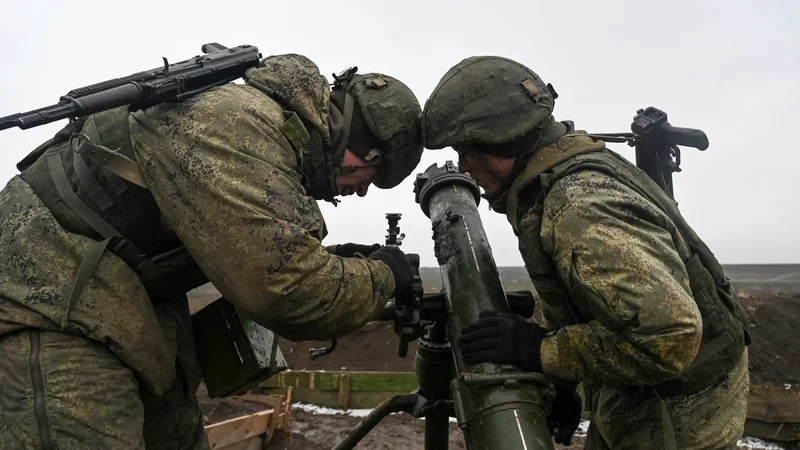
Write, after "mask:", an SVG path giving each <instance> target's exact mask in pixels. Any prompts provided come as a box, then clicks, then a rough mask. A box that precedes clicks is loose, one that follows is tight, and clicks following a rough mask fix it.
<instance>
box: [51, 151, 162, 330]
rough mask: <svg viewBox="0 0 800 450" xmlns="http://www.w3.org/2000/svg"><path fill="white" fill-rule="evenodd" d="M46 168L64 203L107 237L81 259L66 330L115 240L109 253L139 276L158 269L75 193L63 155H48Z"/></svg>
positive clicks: (64, 320) (71, 296)
mask: <svg viewBox="0 0 800 450" xmlns="http://www.w3.org/2000/svg"><path fill="white" fill-rule="evenodd" d="M47 167H48V169H49V170H50V176H51V177H52V179H53V183H54V184H55V186H56V191H57V192H58V195H59V196H61V200H63V201H64V203H66V204H67V206H69V207H70V208H71V209H72V210H73V211H74V212H75V214H77V215H78V216H79V217H80V218H81V219H82V220H83V221H84V222H86V224H87V225H89V226H90V227H92V228H93V229H94V230H95V231H97V232H98V233H99V234H100V235H102V236H103V237H104V238H105V239H104V240H103V241H100V242H95V243H94V244H92V245H91V246H90V247H89V249H88V250H87V251H86V253H85V254H84V255H83V258H82V259H81V263H80V266H79V267H78V274H77V275H76V277H75V280H74V281H73V283H72V288H71V290H70V293H69V297H68V299H67V306H66V309H65V311H64V317H63V319H62V324H61V327H62V328H63V327H64V325H65V324H66V322H67V319H68V317H69V313H70V311H71V310H72V308H73V307H74V306H75V304H76V303H77V301H78V299H79V298H80V296H81V293H82V292H83V289H84V288H85V287H86V283H87V282H88V281H89V278H90V277H91V275H92V273H93V272H94V270H95V269H96V268H97V264H98V263H99V262H100V258H101V257H102V256H103V253H104V252H105V250H106V248H107V247H108V246H109V244H110V243H111V240H112V239H113V240H115V241H116V242H115V243H114V244H113V245H112V246H111V249H110V250H111V251H112V252H113V253H114V254H116V255H117V256H119V257H120V259H122V260H123V261H125V263H126V264H128V265H129V266H131V268H133V269H134V270H135V271H137V272H138V273H146V272H148V271H151V270H154V269H156V267H155V264H154V263H153V261H152V260H150V259H149V258H147V257H146V256H145V255H144V254H142V253H141V252H140V251H139V249H138V248H136V246H134V245H133V244H132V243H131V242H130V241H128V240H127V239H125V237H124V236H122V235H121V234H120V233H119V232H118V231H117V230H116V229H114V227H112V226H111V225H109V223H108V222H106V221H105V220H103V218H102V217H100V216H99V215H97V213H96V212H94V211H92V209H91V208H89V207H88V206H87V205H86V203H84V202H83V201H82V200H81V199H80V198H79V197H78V196H77V194H75V192H74V191H73V190H72V186H71V185H70V182H69V179H68V178H67V173H66V171H65V170H64V166H63V164H62V161H61V154H59V153H53V154H51V155H49V156H48V157H47Z"/></svg>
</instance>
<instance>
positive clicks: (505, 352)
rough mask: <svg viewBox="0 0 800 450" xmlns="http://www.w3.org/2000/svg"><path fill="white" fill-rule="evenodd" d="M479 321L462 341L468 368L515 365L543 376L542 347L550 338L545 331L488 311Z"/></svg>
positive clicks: (464, 331)
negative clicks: (488, 364) (540, 354)
mask: <svg viewBox="0 0 800 450" xmlns="http://www.w3.org/2000/svg"><path fill="white" fill-rule="evenodd" d="M479 317H480V320H478V321H477V322H475V323H473V324H470V325H467V326H466V327H464V328H462V329H461V336H460V337H459V338H458V345H459V350H460V351H461V357H462V358H464V364H467V365H471V364H478V363H484V362H492V363H496V364H511V365H514V366H517V367H520V368H521V369H522V370H525V371H526V372H540V373H541V371H542V361H541V358H540V356H539V346H540V345H541V343H542V337H544V335H545V334H546V331H545V330H544V328H542V327H540V326H539V324H537V323H528V322H526V321H525V319H524V318H522V316H518V315H516V314H500V313H496V312H494V311H486V310H484V311H481V313H480V316H479Z"/></svg>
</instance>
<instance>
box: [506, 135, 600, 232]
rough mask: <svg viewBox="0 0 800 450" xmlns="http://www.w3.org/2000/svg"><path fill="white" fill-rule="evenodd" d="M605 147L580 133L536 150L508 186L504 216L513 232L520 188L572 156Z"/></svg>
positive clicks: (563, 137)
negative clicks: (509, 186)
mask: <svg viewBox="0 0 800 450" xmlns="http://www.w3.org/2000/svg"><path fill="white" fill-rule="evenodd" d="M604 148H605V143H603V142H602V141H594V140H592V139H591V138H587V137H586V136H583V135H580V134H568V135H564V136H562V137H561V139H559V140H558V141H557V142H556V143H554V144H552V145H549V146H547V147H542V148H540V149H538V150H536V153H534V154H533V157H532V158H531V159H530V161H528V165H527V166H526V167H525V169H524V170H523V171H522V173H520V174H519V175H517V177H516V178H515V179H514V182H513V183H512V184H511V188H509V192H508V199H507V200H506V218H507V219H508V222H509V223H510V224H511V227H512V228H513V229H514V231H515V232H517V233H518V232H519V229H518V227H517V221H518V216H519V211H518V208H519V193H520V190H521V189H522V188H523V187H524V186H526V185H527V184H528V183H530V182H531V181H532V180H533V179H534V178H536V177H538V176H539V175H541V174H542V173H543V172H545V171H547V170H550V169H552V168H553V167H555V166H557V165H558V164H561V163H562V162H564V161H566V160H567V159H569V158H572V157H573V156H576V155H580V154H582V153H588V152H593V151H597V150H602V149H604Z"/></svg>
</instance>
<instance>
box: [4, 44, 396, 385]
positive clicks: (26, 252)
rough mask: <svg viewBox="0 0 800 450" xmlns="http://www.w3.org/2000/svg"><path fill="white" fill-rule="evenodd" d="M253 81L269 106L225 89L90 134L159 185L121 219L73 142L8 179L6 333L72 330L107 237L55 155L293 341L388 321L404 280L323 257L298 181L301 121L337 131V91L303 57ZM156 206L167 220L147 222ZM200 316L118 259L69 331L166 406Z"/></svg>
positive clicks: (157, 216) (236, 88)
mask: <svg viewBox="0 0 800 450" xmlns="http://www.w3.org/2000/svg"><path fill="white" fill-rule="evenodd" d="M247 78H248V79H250V80H256V81H258V82H259V83H260V85H261V86H262V87H266V89H267V91H268V92H270V95H267V94H266V93H265V92H264V91H262V90H259V89H257V88H255V87H252V86H250V85H246V84H228V85H225V86H221V87H217V88H214V89H211V90H209V91H206V92H204V93H201V94H198V95H196V96H194V97H192V98H190V99H188V100H186V101H184V102H183V103H180V104H177V105H174V104H164V105H159V106H155V107H152V108H149V109H147V110H145V111H138V112H135V113H132V114H130V115H129V116H128V115H127V113H125V112H124V111H123V110H121V109H120V110H115V111H109V112H106V113H101V114H98V115H97V116H96V117H95V119H96V120H92V121H90V122H87V126H89V124H91V125H92V127H93V129H92V130H87V129H83V130H82V131H84V132H85V133H86V134H87V135H91V136H92V137H94V138H97V139H98V140H99V142H95V144H99V145H105V146H107V147H109V148H113V149H115V150H116V149H119V152H120V153H122V154H125V155H126V156H128V157H130V158H135V159H136V160H137V162H138V163H139V165H140V168H141V171H142V173H143V175H144V178H145V180H146V182H147V186H148V188H149V191H148V190H146V189H142V188H140V187H137V186H135V185H133V184H131V183H127V182H125V183H127V186H126V185H122V186H121V189H118V190H116V191H114V189H111V188H109V189H108V192H107V194H108V196H110V197H112V198H113V199H116V203H115V205H116V206H111V207H108V206H106V207H105V209H104V208H99V207H98V206H97V205H95V204H94V203H92V200H93V199H95V198H97V197H96V194H97V193H96V192H87V189H85V184H83V183H82V182H81V181H82V180H78V178H79V177H78V174H77V171H76V170H73V169H72V168H71V167H72V165H71V161H72V158H73V151H72V149H70V147H69V143H68V142H62V143H60V144H58V145H54V146H53V147H51V148H50V149H48V150H47V152H46V153H45V155H43V156H42V158H40V160H39V161H37V162H36V163H34V164H33V165H32V166H31V167H30V168H29V169H28V170H26V171H25V172H23V174H21V176H16V177H14V178H12V179H11V180H10V181H9V183H8V184H7V185H6V186H5V188H4V189H3V190H2V191H1V192H0V336H2V335H5V334H9V333H13V332H15V331H17V330H20V329H23V328H25V327H35V328H41V329H50V330H60V329H62V328H61V324H62V320H64V318H65V312H66V309H67V298H68V297H69V293H70V290H71V286H72V283H73V281H74V280H75V276H76V273H77V271H78V266H79V264H80V262H81V260H82V258H83V256H84V254H85V253H86V251H87V249H88V248H89V247H90V246H91V245H92V244H94V243H95V242H97V240H99V239H100V238H99V237H98V236H96V235H93V234H92V233H91V230H89V229H87V227H86V226H85V224H84V223H81V221H80V219H76V217H75V216H74V215H70V214H72V213H71V212H70V211H69V210H68V208H65V207H64V205H63V202H62V201H60V200H59V197H58V195H56V194H53V193H54V192H55V189H54V188H53V181H52V180H51V179H50V178H49V177H50V174H52V173H53V172H52V170H50V171H49V172H48V163H49V162H51V161H52V159H48V158H47V156H49V155H53V154H56V153H58V154H59V156H60V157H61V159H62V160H63V161H64V162H65V164H66V165H69V167H68V170H67V171H66V175H67V179H66V182H67V183H68V186H69V187H70V188H71V189H72V191H74V192H77V194H78V197H80V198H82V199H83V201H84V203H86V204H87V205H89V206H90V207H91V208H92V209H93V210H95V212H97V213H98V214H100V215H101V216H103V217H104V218H105V219H106V220H107V221H108V222H110V223H112V224H113V225H114V226H115V227H116V228H117V229H119V230H120V232H121V233H122V234H123V235H126V236H127V235H128V234H134V235H135V234H136V233H137V232H138V233H139V234H142V236H138V237H137V238H136V239H135V243H136V244H137V245H138V246H140V248H142V249H146V248H148V246H149V247H153V248H156V247H159V245H161V243H164V248H161V249H160V250H167V249H169V246H168V245H167V244H170V245H175V244H176V242H175V239H168V238H164V239H162V237H163V236H166V235H169V234H172V235H173V236H174V235H176V236H177V237H178V238H179V239H180V241H179V242H177V244H178V245H180V244H182V245H183V246H185V247H186V249H188V251H189V253H190V254H191V256H192V257H193V258H194V260H195V261H196V263H197V265H199V266H200V268H202V270H203V272H204V273H205V275H206V276H207V277H208V279H209V280H210V281H211V282H213V283H214V285H215V286H216V287H217V288H218V289H219V290H220V291H221V292H222V294H223V295H224V296H225V297H226V298H227V299H228V300H229V301H231V302H232V303H234V304H235V305H236V306H237V307H239V308H241V309H242V310H244V311H246V312H247V313H249V314H250V315H251V316H252V317H253V318H254V319H255V320H257V321H258V322H259V323H261V324H262V325H264V326H266V327H268V328H270V329H272V330H274V331H275V332H277V333H278V334H280V335H281V336H282V337H285V338H288V339H291V340H306V339H313V340H323V339H328V338H331V337H334V336H337V335H342V334H345V333H348V332H350V331H353V330H355V329H357V328H359V327H361V326H362V325H364V324H365V323H366V322H367V321H369V320H371V319H372V318H373V317H374V316H375V314H376V312H377V311H378V310H379V309H380V308H382V307H383V305H384V304H385V302H386V301H387V300H388V298H389V296H390V295H391V293H392V292H393V290H394V279H393V276H392V273H391V271H390V270H389V268H388V267H387V266H386V265H385V264H384V263H382V262H379V261H373V260H361V259H356V258H346V259H345V258H339V257H337V256H334V255H331V254H330V253H328V252H327V251H326V250H325V247H323V246H322V244H321V240H322V239H323V238H324V236H325V226H324V222H323V218H322V215H321V213H320V211H319V209H318V206H317V204H316V202H315V200H314V199H313V198H312V197H310V196H309V195H308V193H307V192H306V190H305V188H304V175H303V173H302V172H301V167H302V164H303V158H304V149H303V148H298V147H297V146H296V143H297V142H298V139H297V136H296V134H292V133H291V132H290V130H289V129H288V128H287V127H286V126H285V124H286V123H287V122H288V121H289V119H290V118H292V116H293V115H292V112H294V113H295V114H296V115H297V116H299V118H300V119H302V121H303V123H304V124H305V129H306V132H307V133H308V134H310V135H314V133H317V134H321V135H323V136H324V135H325V134H326V133H327V122H326V121H327V103H328V99H329V91H328V85H327V82H326V80H325V79H324V77H323V76H322V75H320V73H319V71H318V69H317V67H316V66H315V65H314V64H313V63H312V62H311V61H309V60H308V59H307V58H305V57H302V56H299V55H282V56H275V57H271V58H267V59H266V60H265V61H264V62H263V63H262V65H261V66H259V67H257V68H253V69H251V70H250V71H249V72H248V74H247ZM295 119H296V118H295ZM109 123H115V124H117V125H115V126H113V127H111V126H109V125H108V124H109ZM294 123H296V121H295V122H294ZM128 127H129V132H128ZM123 128H124V130H123ZM282 130H283V131H282ZM293 130H294V131H298V130H297V129H296V128H294V129H293ZM287 134H288V135H289V136H291V137H289V136H287ZM290 139H293V141H294V142H290ZM305 151H306V152H307V151H309V149H305ZM90 170H91V171H92V172H93V173H94V174H95V176H96V178H97V179H98V180H100V183H101V184H102V185H104V186H109V185H110V184H113V183H110V184H109V183H106V181H107V179H108V174H106V173H104V172H103V171H102V170H100V169H99V168H96V167H92V168H91V169H90ZM115 182H116V183H117V184H116V185H115V186H116V187H120V186H119V183H118V182H119V180H115ZM93 195H95V196H93ZM137 196H138V197H137ZM133 198H136V199H137V200H136V201H135V202H134V201H132V200H131V199H133ZM126 201H127V202H129V203H127V204H126ZM148 202H151V203H153V202H154V205H157V207H156V206H153V207H152V208H149V209H146V208H145V209H141V210H137V209H136V208H137V207H138V205H145V204H148ZM54 211H55V212H56V213H54ZM131 211H135V212H136V213H135V214H133V213H131ZM120 217H126V219H125V220H121V219H120ZM142 229H144V230H151V231H147V233H142V232H141V230H142ZM163 230H167V231H168V232H167V231H163ZM89 236H91V237H89ZM188 318H189V316H188V308H187V306H186V299H185V296H177V297H176V298H174V299H172V300H168V301H167V300H163V299H162V300H160V301H153V299H152V298H151V296H149V295H148V291H147V290H146V289H145V287H144V285H143V284H142V282H141V281H140V279H139V278H138V277H137V274H136V272H134V271H133V270H132V269H131V267H130V266H128V265H127V264H125V263H124V262H123V260H122V259H120V258H119V257H117V256H116V255H115V254H113V253H111V252H109V251H106V252H105V253H104V254H103V256H102V259H101V260H100V263H99V265H98V267H97V268H96V269H95V270H94V272H93V275H92V277H91V279H90V280H89V282H88V283H87V285H86V287H85V289H84V290H83V292H82V295H81V296H80V298H79V299H78V301H77V302H76V304H75V305H74V306H73V308H72V310H71V311H70V313H69V316H68V318H67V320H66V323H65V326H64V328H63V330H64V331H65V332H68V333H73V334H78V335H84V336H88V337H90V338H92V339H95V340H97V341H100V342H103V343H105V344H106V345H107V346H108V347H109V349H110V350H111V351H112V352H113V353H114V354H115V355H117V357H119V358H120V359H122V360H123V361H124V362H125V363H126V364H127V365H128V366H130V367H131V368H132V369H133V370H134V371H135V372H136V374H137V375H138V377H139V379H140V380H142V382H143V383H144V384H145V386H146V387H147V388H148V389H149V390H151V391H152V392H154V393H156V394H158V393H161V392H165V390H166V389H167V388H168V387H169V386H170V385H171V384H172V380H173V379H174V377H175V358H176V354H178V352H179V350H178V347H179V344H178V343H177V342H176V336H177V335H179V334H180V333H181V330H182V329H183V327H185V326H187V325H188V324H187V323H186V322H187V321H188ZM181 351H191V349H182V350H181Z"/></svg>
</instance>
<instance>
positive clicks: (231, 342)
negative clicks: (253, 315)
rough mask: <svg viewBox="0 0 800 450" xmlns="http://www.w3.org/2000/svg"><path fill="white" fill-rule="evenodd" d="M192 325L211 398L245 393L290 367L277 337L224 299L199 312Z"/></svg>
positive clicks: (201, 367)
mask: <svg viewBox="0 0 800 450" xmlns="http://www.w3.org/2000/svg"><path fill="white" fill-rule="evenodd" d="M192 326H193V328H194V339H195V348H196V350H197V358H198V360H199V361H200V369H201V370H202V372H203V379H204V381H205V383H206V387H207V388H208V395H209V397H211V398H217V397H227V396H229V395H241V394H244V393H246V392H247V391H248V390H250V389H252V388H253V387H255V386H256V385H258V384H259V383H261V382H262V381H264V380H266V379H268V378H269V377H271V376H273V375H276V374H278V373H280V372H282V371H283V370H286V368H287V363H286V359H284V357H283V354H282V353H281V350H280V348H279V347H278V336H277V335H276V334H275V333H273V332H272V331H270V330H268V329H266V328H264V327H262V326H261V325H259V324H257V323H255V322H254V321H253V320H252V319H250V318H248V317H247V316H246V315H245V314H244V313H242V312H241V311H239V310H238V309H236V307H235V306H233V304H231V303H230V302H229V301H227V300H225V299H224V298H219V299H217V300H215V301H214V302H213V303H211V304H210V305H208V306H206V307H205V308H203V309H201V310H200V311H198V312H196V313H195V314H194V315H193V316H192Z"/></svg>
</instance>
